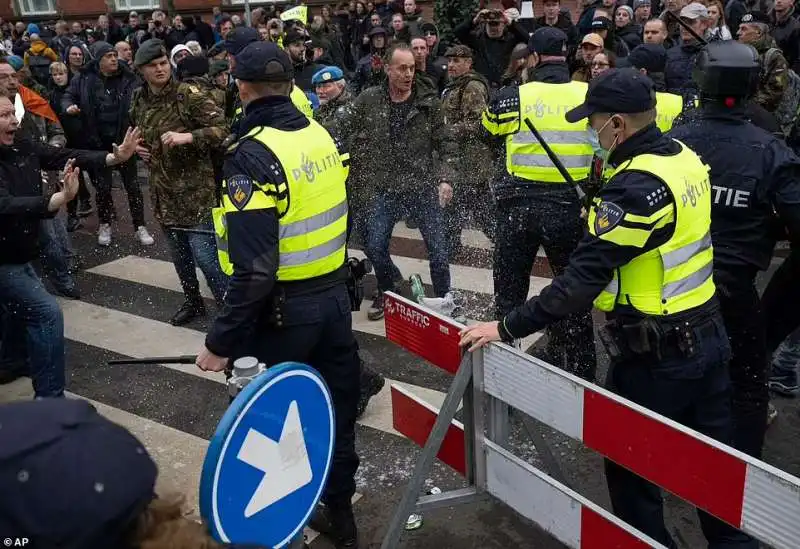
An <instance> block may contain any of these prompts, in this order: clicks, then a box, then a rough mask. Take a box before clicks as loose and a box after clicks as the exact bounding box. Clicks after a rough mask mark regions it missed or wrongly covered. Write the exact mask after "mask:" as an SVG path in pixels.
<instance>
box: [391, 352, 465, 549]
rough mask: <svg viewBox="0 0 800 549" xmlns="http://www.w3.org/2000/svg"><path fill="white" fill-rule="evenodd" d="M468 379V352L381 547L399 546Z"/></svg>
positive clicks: (463, 393)
mask: <svg viewBox="0 0 800 549" xmlns="http://www.w3.org/2000/svg"><path fill="white" fill-rule="evenodd" d="M471 380H472V355H470V354H469V353H466V354H464V357H463V358H462V359H461V365H460V366H459V368H458V372H457V373H456V375H455V377H454V378H453V383H452V385H450V390H449V391H448V392H447V396H446V397H445V399H444V403H443V404H442V408H441V409H440V410H439V416H438V417H437V418H436V422H435V423H434V424H433V430H432V431H431V434H430V435H429V436H428V440H427V442H426V443H425V447H424V448H423V449H422V453H421V454H420V456H419V459H417V463H416V465H415V466H414V473H413V474H412V475H411V480H410V481H409V483H408V486H406V490H405V492H404V493H403V498H402V499H401V500H400V505H399V506H398V507H397V510H396V511H395V514H394V516H393V517H392V521H391V522H390V523H389V529H388V530H387V532H386V536H385V537H384V538H383V543H382V544H381V549H396V547H397V546H398V545H399V543H400V535H401V534H402V532H403V530H404V528H405V523H406V519H407V517H408V515H409V514H411V513H412V512H413V511H414V510H415V508H416V506H417V496H418V495H419V493H420V490H422V485H423V483H424V482H425V477H426V476H427V474H428V471H429V470H430V468H431V466H432V465H433V460H434V459H436V454H437V453H438V452H439V448H440V447H441V445H442V441H443V440H444V437H445V434H447V429H448V427H450V422H451V421H452V420H453V418H454V417H455V415H456V412H457V411H458V406H459V404H460V402H461V399H462V398H464V395H465V393H466V391H467V388H468V387H469V385H470V381H471ZM471 468H472V465H471V464H469V463H468V464H467V471H469V470H470V469H471Z"/></svg>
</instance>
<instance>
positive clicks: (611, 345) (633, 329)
mask: <svg viewBox="0 0 800 549" xmlns="http://www.w3.org/2000/svg"><path fill="white" fill-rule="evenodd" d="M716 334H717V327H716V324H715V323H714V318H713V316H711V315H709V314H707V313H705V314H703V315H698V316H697V318H689V319H681V320H680V321H677V320H674V319H672V320H664V319H660V318H657V317H647V318H644V319H641V320H634V319H614V320H612V321H610V322H608V323H607V324H605V325H604V326H602V327H601V328H600V329H599V330H598V335H599V336H600V342H601V343H602V344H603V347H605V349H606V352H607V353H608V355H609V357H611V358H612V359H613V360H619V361H622V360H629V359H634V358H637V359H641V358H654V359H656V360H658V361H662V360H669V359H676V358H692V357H693V356H694V355H695V354H696V353H697V350H698V348H699V346H700V344H701V341H700V340H701V339H702V338H705V337H714V336H715V335H716Z"/></svg>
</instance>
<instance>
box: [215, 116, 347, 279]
mask: <svg viewBox="0 0 800 549" xmlns="http://www.w3.org/2000/svg"><path fill="white" fill-rule="evenodd" d="M309 122H310V125H309V126H308V127H307V128H304V129H302V130H298V131H282V130H277V129H275V128H269V127H260V128H254V129H253V130H252V131H251V132H250V133H248V134H247V135H246V136H244V137H243V138H242V140H244V139H252V140H255V141H258V142H259V143H261V144H262V145H264V147H266V148H267V149H269V150H270V151H271V152H272V153H273V154H274V155H275V157H276V158H277V159H278V162H279V163H280V165H281V167H282V168H283V171H284V173H285V174H286V182H284V183H281V184H279V185H274V184H262V183H260V182H255V187H254V189H253V192H252V196H251V198H250V200H249V201H248V202H247V203H246V204H245V206H244V207H243V208H241V209H240V208H237V207H236V206H235V205H234V204H233V202H232V201H231V198H230V196H229V195H228V184H229V183H228V181H227V180H225V181H223V183H222V193H221V196H222V203H221V204H220V206H219V207H217V208H214V209H213V210H212V214H213V218H214V232H215V233H216V236H217V252H218V256H219V263H220V266H221V267H222V271H223V272H225V273H226V274H229V275H230V274H232V273H233V267H234V266H233V264H232V263H231V261H230V257H229V255H228V242H227V223H226V220H225V217H226V215H228V214H231V215H236V213H237V212H239V211H247V210H258V209H267V208H276V210H277V215H278V223H279V240H278V250H279V253H278V273H277V279H278V281H279V282H288V281H294V280H308V279H311V278H316V277H318V276H323V275H326V274H329V273H332V272H333V271H335V270H336V269H338V268H340V267H341V266H342V265H344V262H345V254H346V244H347V190H346V188H345V181H346V180H347V175H348V173H349V167H348V165H349V160H350V158H349V155H348V154H340V153H339V151H338V149H337V147H336V143H335V142H334V141H333V138H331V136H330V134H329V133H328V132H327V131H326V130H325V128H323V127H322V126H321V125H320V124H319V123H317V122H315V121H313V120H310V121H309ZM234 146H236V145H234Z"/></svg>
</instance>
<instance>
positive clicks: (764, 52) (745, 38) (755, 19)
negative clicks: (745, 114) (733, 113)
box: [738, 13, 789, 112]
mask: <svg viewBox="0 0 800 549" xmlns="http://www.w3.org/2000/svg"><path fill="white" fill-rule="evenodd" d="M738 37H739V42H741V43H743V44H749V45H751V46H753V47H754V48H755V49H756V51H758V55H759V57H760V59H761V80H760V81H759V83H758V90H757V91H756V94H755V96H753V100H754V101H755V102H756V103H758V104H759V105H761V106H762V107H764V108H765V109H766V110H768V111H769V112H774V111H775V109H777V108H778V105H779V104H780V102H781V99H783V94H784V92H785V91H786V87H787V86H788V84H789V64H788V63H787V62H786V58H785V57H784V56H783V54H782V53H781V50H780V49H778V45H777V44H776V43H775V40H774V39H773V38H772V36H771V35H770V33H769V25H768V24H767V19H766V16H765V15H763V14H759V13H747V14H745V15H744V17H742V22H741V23H740V24H739V32H738Z"/></svg>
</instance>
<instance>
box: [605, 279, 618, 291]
mask: <svg viewBox="0 0 800 549" xmlns="http://www.w3.org/2000/svg"><path fill="white" fill-rule="evenodd" d="M603 291H604V292H608V293H610V294H613V295H617V293H618V292H619V279H618V278H613V279H611V282H609V283H608V286H606V287H605V289H604V290H603Z"/></svg>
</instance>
